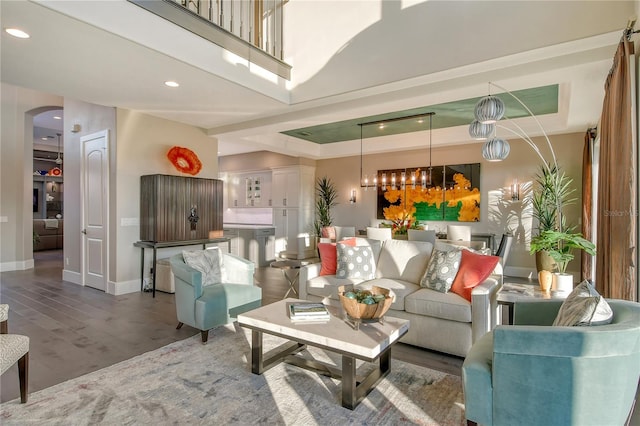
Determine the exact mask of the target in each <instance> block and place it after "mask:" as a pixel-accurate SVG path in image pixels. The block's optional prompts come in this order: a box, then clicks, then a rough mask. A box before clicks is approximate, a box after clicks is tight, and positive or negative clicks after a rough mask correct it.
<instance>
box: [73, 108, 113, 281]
mask: <svg viewBox="0 0 640 426" xmlns="http://www.w3.org/2000/svg"><path fill="white" fill-rule="evenodd" d="M74 124H79V125H80V131H79V132H77V133H72V132H71V131H70V129H72V128H73V125H74ZM115 129H116V110H115V108H113V107H106V106H101V105H95V104H90V103H87V102H83V101H78V100H75V99H69V98H65V100H64V271H63V278H64V279H65V280H67V281H70V282H74V283H76V284H81V283H82V253H81V250H82V234H81V232H80V231H81V230H82V203H81V181H80V168H81V162H82V145H81V143H80V138H82V137H83V136H87V135H90V134H93V133H96V132H99V131H102V130H109V135H110V140H109V147H108V149H109V154H110V159H109V167H110V173H111V174H112V173H113V164H115V163H114V161H113V159H114V156H113V151H114V147H115V146H116V139H115V138H114V135H115ZM110 187H111V188H113V186H112V185H110ZM109 198H110V200H113V199H114V197H113V192H112V193H111V194H110V196H109ZM110 240H111V238H110Z"/></svg>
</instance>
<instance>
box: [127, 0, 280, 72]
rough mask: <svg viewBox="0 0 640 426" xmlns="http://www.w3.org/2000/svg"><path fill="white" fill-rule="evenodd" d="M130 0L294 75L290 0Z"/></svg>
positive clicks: (269, 67)
mask: <svg viewBox="0 0 640 426" xmlns="http://www.w3.org/2000/svg"><path fill="white" fill-rule="evenodd" d="M129 1H130V2H131V3H134V4H137V5H138V6H140V7H142V8H144V9H146V10H148V11H150V12H153V13H155V14H156V15H158V16H161V17H163V18H165V19H167V20H169V21H171V22H173V23H174V24H176V25H179V26H181V27H183V28H185V29H187V30H189V31H191V32H193V33H196V34H198V35H200V36H202V37H204V38H206V39H208V40H209V41H211V42H213V43H215V44H217V45H219V46H220V47H222V48H224V49H227V50H229V51H231V52H233V53H235V54H237V55H239V56H241V57H243V58H245V59H247V60H249V61H250V62H253V63H255V64H256V65H259V66H261V67H262V68H265V69H267V70H269V71H271V72H273V73H275V74H277V75H279V76H280V77H283V78H286V79H289V77H290V71H291V67H290V66H289V65H287V64H286V63H284V62H283V57H284V49H283V28H282V23H283V6H284V5H285V4H286V3H287V2H288V0H129ZM203 24H205V25H203ZM256 52H261V55H256Z"/></svg>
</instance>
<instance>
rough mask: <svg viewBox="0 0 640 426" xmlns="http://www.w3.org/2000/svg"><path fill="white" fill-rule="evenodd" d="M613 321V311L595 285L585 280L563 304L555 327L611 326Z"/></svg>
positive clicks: (554, 322) (554, 323)
mask: <svg viewBox="0 0 640 426" xmlns="http://www.w3.org/2000/svg"><path fill="white" fill-rule="evenodd" d="M612 320H613V311H612V310H611V307H610V306H609V304H608V303H607V301H606V300H604V297H602V296H600V294H599V293H598V292H597V291H596V289H595V288H594V287H593V284H591V283H590V282H589V281H587V280H584V281H582V282H581V283H580V284H578V286H576V288H574V289H573V291H572V292H571V294H569V296H567V299H566V300H565V301H564V302H563V303H562V306H560V310H559V311H558V315H557V316H556V319H555V321H553V325H556V326H565V327H573V326H576V325H577V326H582V325H603V324H609V323H610V322H611V321H612Z"/></svg>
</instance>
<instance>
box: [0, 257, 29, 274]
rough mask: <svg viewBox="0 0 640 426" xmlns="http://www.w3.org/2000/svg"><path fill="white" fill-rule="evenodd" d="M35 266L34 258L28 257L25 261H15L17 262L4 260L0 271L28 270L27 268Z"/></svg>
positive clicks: (0, 265) (0, 264)
mask: <svg viewBox="0 0 640 426" xmlns="http://www.w3.org/2000/svg"><path fill="white" fill-rule="evenodd" d="M33 267H34V262H33V259H27V260H23V261H15V262H2V263H0V272H9V271H26V270H27V269H33Z"/></svg>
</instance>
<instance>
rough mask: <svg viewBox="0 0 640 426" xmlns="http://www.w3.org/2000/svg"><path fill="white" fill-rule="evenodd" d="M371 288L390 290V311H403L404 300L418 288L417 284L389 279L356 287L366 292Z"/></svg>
mask: <svg viewBox="0 0 640 426" xmlns="http://www.w3.org/2000/svg"><path fill="white" fill-rule="evenodd" d="M373 286H376V287H382V288H388V289H389V290H391V292H392V293H393V297H394V300H393V303H392V304H391V308H390V309H394V310H396V311H404V310H405V299H406V298H407V296H408V295H410V294H411V293H413V292H415V291H416V290H418V289H419V288H420V286H419V285H418V284H414V283H411V282H409V281H402V280H392V279H389V278H376V279H374V280H368V281H365V282H363V283H362V284H358V285H357V286H356V287H357V288H361V289H365V290H368V289H370V288H371V287H373Z"/></svg>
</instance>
